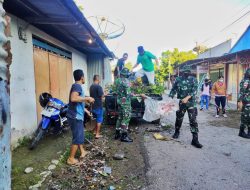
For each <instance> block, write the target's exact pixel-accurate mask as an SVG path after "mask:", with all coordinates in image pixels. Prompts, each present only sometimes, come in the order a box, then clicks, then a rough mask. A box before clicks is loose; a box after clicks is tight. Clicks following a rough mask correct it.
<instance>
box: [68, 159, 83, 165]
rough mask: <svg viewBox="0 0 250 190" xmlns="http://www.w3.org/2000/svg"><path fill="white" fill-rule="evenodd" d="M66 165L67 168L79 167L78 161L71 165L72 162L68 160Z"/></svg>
mask: <svg viewBox="0 0 250 190" xmlns="http://www.w3.org/2000/svg"><path fill="white" fill-rule="evenodd" d="M67 164H68V165H69V166H79V165H80V164H81V163H80V162H79V161H76V162H74V163H73V162H71V161H69V159H68V160H67Z"/></svg>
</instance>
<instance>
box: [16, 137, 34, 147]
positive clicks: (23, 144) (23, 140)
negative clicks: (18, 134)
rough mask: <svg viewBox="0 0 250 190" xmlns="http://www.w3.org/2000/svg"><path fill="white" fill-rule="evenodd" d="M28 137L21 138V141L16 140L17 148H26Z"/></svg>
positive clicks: (28, 141)
mask: <svg viewBox="0 0 250 190" xmlns="http://www.w3.org/2000/svg"><path fill="white" fill-rule="evenodd" d="M30 140H31V139H30V137H27V136H25V137H23V138H21V139H18V141H17V143H18V146H28V145H29V143H30Z"/></svg>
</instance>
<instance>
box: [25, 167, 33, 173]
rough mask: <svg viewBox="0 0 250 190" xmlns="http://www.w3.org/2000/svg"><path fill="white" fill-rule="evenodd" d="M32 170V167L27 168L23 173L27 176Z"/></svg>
mask: <svg viewBox="0 0 250 190" xmlns="http://www.w3.org/2000/svg"><path fill="white" fill-rule="evenodd" d="M33 170H34V169H33V168H32V167H28V168H26V169H25V170H24V173H26V174H29V173H31V172H33Z"/></svg>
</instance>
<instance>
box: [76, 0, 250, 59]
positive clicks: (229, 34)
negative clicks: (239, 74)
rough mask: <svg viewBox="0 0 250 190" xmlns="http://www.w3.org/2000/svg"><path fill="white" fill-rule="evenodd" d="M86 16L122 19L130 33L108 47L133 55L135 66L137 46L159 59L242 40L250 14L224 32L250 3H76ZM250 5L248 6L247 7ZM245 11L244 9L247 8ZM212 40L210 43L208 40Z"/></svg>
mask: <svg viewBox="0 0 250 190" xmlns="http://www.w3.org/2000/svg"><path fill="white" fill-rule="evenodd" d="M76 2H77V4H80V5H82V6H83V7H84V11H83V13H84V15H85V16H86V17H90V16H95V15H104V16H107V17H109V18H110V19H111V20H117V19H119V20H121V21H122V22H123V23H124V24H125V26H126V31H125V33H124V35H123V36H122V37H120V38H117V39H115V40H110V41H107V42H106V44H107V45H108V47H109V48H110V49H111V50H112V51H114V53H115V54H116V55H117V56H118V57H120V56H121V55H122V54H123V52H127V53H128V54H129V61H131V62H133V63H135V62H136V56H137V46H138V45H143V46H144V47H145V49H147V50H149V51H151V52H152V53H154V54H155V55H157V56H160V55H161V52H162V51H164V50H168V49H173V48H179V49H180V50H190V49H193V48H194V46H195V43H196V42H198V43H202V44H204V45H206V46H208V47H212V46H214V45H217V44H219V43H221V42H223V41H225V40H227V39H229V38H233V39H236V38H239V37H240V35H241V34H242V32H243V31H244V30H245V29H246V27H247V26H248V25H249V24H250V14H248V15H247V16H246V17H244V19H241V20H240V21H239V22H237V23H236V24H234V25H232V26H231V27H229V28H227V29H226V30H224V31H222V32H220V30H221V29H223V28H224V27H225V26H227V25H229V24H230V23H232V22H233V21H234V20H236V19H237V18H239V17H240V16H241V15H243V14H244V13H246V12H248V11H250V0H76ZM247 5H248V6H247ZM243 8H244V9H243ZM207 39H208V40H207Z"/></svg>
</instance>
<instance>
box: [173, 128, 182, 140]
mask: <svg viewBox="0 0 250 190" xmlns="http://www.w3.org/2000/svg"><path fill="white" fill-rule="evenodd" d="M179 135H180V130H179V129H175V132H174V135H173V136H172V137H173V138H174V139H178V138H179Z"/></svg>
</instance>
